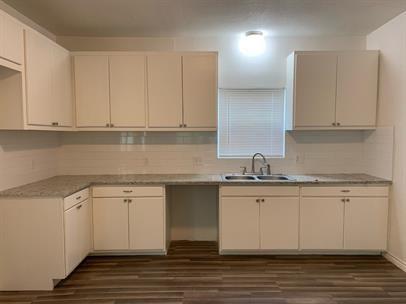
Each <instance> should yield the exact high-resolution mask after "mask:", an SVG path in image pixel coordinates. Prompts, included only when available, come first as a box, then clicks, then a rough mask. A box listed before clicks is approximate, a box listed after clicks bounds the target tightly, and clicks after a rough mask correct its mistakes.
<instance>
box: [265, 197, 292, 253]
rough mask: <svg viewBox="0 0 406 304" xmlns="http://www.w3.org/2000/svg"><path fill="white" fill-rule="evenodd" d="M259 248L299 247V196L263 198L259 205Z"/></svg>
mask: <svg viewBox="0 0 406 304" xmlns="http://www.w3.org/2000/svg"><path fill="white" fill-rule="evenodd" d="M260 233H261V249H298V248H299V198H297V197H271V198H269V197H268V198H265V199H264V202H262V203H261V205H260Z"/></svg>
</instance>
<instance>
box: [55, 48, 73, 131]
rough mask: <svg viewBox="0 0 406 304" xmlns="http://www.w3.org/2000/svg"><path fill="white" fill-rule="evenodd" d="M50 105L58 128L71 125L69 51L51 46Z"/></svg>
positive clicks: (71, 100)
mask: <svg viewBox="0 0 406 304" xmlns="http://www.w3.org/2000/svg"><path fill="white" fill-rule="evenodd" d="M52 53H53V57H52V58H53V62H52V105H53V115H52V116H53V119H54V120H55V122H57V123H58V125H59V126H65V127H71V126H72V125H73V124H72V119H73V117H72V108H73V96H72V89H73V88H72V65H71V57H70V53H69V51H67V50H65V49H64V48H61V47H59V46H57V45H53V46H52Z"/></svg>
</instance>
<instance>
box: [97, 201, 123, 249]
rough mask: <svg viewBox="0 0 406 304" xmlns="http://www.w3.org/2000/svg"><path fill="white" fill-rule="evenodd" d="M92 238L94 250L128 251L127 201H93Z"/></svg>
mask: <svg viewBox="0 0 406 304" xmlns="http://www.w3.org/2000/svg"><path fill="white" fill-rule="evenodd" d="M93 236H94V249H95V250H124V249H128V204H127V199H125V198H94V199H93Z"/></svg>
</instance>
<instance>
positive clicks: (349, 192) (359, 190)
mask: <svg viewBox="0 0 406 304" xmlns="http://www.w3.org/2000/svg"><path fill="white" fill-rule="evenodd" d="M388 193H389V189H388V187H367V186H364V187H353V186H352V187H345V186H339V187H302V189H301V195H302V196H388Z"/></svg>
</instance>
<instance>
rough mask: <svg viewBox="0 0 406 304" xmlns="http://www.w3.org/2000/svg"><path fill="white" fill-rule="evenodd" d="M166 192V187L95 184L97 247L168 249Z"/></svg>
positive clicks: (94, 203)
mask: <svg viewBox="0 0 406 304" xmlns="http://www.w3.org/2000/svg"><path fill="white" fill-rule="evenodd" d="M164 193H165V192H164V188H163V187H97V188H94V189H93V197H94V199H93V231H94V250H96V251H112V250H119V251H120V250H140V251H154V252H156V251H157V252H165V194H164ZM110 196H114V197H110Z"/></svg>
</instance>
